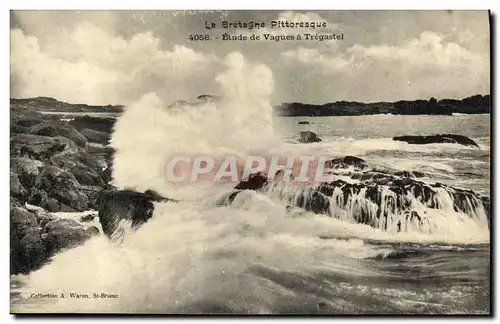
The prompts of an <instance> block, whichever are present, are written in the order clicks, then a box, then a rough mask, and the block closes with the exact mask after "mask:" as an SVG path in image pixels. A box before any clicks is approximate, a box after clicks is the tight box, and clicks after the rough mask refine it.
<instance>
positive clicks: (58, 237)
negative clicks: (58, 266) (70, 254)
mask: <svg viewBox="0 0 500 324" xmlns="http://www.w3.org/2000/svg"><path fill="white" fill-rule="evenodd" d="M87 238H88V236H87V235H86V234H85V228H84V227H83V226H82V225H81V224H79V223H78V222H77V221H75V220H73V219H57V220H54V221H51V222H49V223H47V225H45V227H44V229H43V234H42V240H43V243H44V245H45V250H46V251H47V252H48V253H49V254H54V253H57V252H59V251H61V250H62V249H67V248H71V247H75V246H77V245H80V244H82V243H83V242H85V241H86V240H87Z"/></svg>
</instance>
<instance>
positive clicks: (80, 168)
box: [51, 155, 105, 187]
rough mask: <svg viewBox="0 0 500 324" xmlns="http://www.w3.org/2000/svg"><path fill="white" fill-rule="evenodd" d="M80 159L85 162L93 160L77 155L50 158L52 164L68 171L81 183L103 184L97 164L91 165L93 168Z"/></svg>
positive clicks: (90, 184)
mask: <svg viewBox="0 0 500 324" xmlns="http://www.w3.org/2000/svg"><path fill="white" fill-rule="evenodd" d="M82 160H83V161H85V162H93V161H91V160H88V159H85V158H83V157H81V156H78V155H75V156H71V157H68V156H55V157H53V158H52V159H51V162H52V164H53V165H54V166H56V167H58V168H61V169H63V170H66V171H69V172H70V173H71V174H72V175H73V176H74V177H75V179H76V180H77V181H78V182H79V183H80V184H82V185H89V186H101V187H102V186H104V184H105V183H104V181H103V180H102V179H101V176H100V173H101V172H102V171H99V170H98V166H97V165H92V166H93V167H94V168H93V167H91V166H89V165H87V164H85V163H83V162H81V161H82ZM89 164H90V163H89ZM96 169H97V170H96Z"/></svg>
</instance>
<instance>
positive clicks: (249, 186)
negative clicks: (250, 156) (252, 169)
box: [234, 172, 267, 190]
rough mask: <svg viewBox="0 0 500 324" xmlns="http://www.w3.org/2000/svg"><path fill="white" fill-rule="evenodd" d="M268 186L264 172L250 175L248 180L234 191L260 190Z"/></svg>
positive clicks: (239, 184)
mask: <svg viewBox="0 0 500 324" xmlns="http://www.w3.org/2000/svg"><path fill="white" fill-rule="evenodd" d="M265 185H267V175H266V174H265V173H262V172H258V173H253V174H250V175H249V177H248V180H246V181H241V182H240V183H238V185H237V186H236V187H234V189H239V190H259V189H262V188H263V187H264V186H265Z"/></svg>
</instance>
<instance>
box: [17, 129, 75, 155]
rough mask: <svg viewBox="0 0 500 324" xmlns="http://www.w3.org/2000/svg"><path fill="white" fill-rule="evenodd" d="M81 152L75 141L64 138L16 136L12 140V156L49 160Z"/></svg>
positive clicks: (29, 135)
mask: <svg viewBox="0 0 500 324" xmlns="http://www.w3.org/2000/svg"><path fill="white" fill-rule="evenodd" d="M79 150H81V149H80V148H79V147H78V146H77V145H76V144H75V143H74V142H73V141H71V140H69V139H67V138H64V137H48V136H40V135H31V134H16V135H14V136H12V137H11V139H10V155H11V156H21V157H28V158H31V159H34V160H41V161H44V160H47V159H50V158H51V157H52V156H54V155H55V154H59V153H67V154H72V153H76V152H78V151H79Z"/></svg>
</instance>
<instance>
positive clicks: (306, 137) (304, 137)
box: [299, 131, 321, 143]
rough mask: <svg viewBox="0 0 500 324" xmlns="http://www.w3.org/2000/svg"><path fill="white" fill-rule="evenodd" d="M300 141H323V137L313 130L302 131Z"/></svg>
mask: <svg viewBox="0 0 500 324" xmlns="http://www.w3.org/2000/svg"><path fill="white" fill-rule="evenodd" d="M299 142H300V143H316V142H321V138H319V137H318V135H316V134H315V133H313V132H311V131H301V132H300V138H299Z"/></svg>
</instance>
